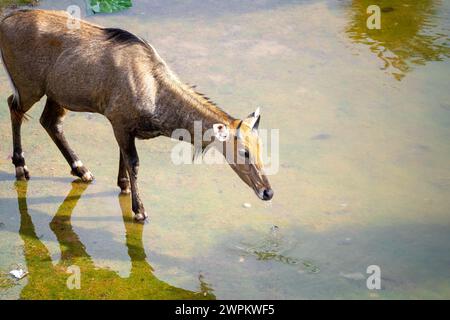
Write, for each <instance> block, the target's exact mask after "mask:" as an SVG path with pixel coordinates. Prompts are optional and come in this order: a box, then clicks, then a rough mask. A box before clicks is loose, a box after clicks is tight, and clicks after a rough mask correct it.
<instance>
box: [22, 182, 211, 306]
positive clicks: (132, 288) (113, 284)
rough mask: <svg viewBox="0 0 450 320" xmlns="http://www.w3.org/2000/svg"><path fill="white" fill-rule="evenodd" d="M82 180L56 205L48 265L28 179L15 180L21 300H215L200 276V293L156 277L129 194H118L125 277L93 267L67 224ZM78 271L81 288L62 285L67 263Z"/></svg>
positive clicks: (51, 226)
mask: <svg viewBox="0 0 450 320" xmlns="http://www.w3.org/2000/svg"><path fill="white" fill-rule="evenodd" d="M86 188H87V185H86V184H82V183H73V184H72V190H71V191H70V193H69V194H68V195H67V197H66V199H65V200H64V202H63V203H62V204H61V206H60V207H59V209H58V211H57V212H56V214H55V216H54V218H53V220H52V221H51V223H50V228H51V229H52V231H53V232H54V233H55V235H56V238H57V239H58V242H59V245H60V248H61V261H60V262H59V263H58V264H56V265H53V263H52V259H51V257H50V254H49V252H48V250H47V248H46V247H45V245H44V244H43V243H42V242H41V241H40V239H39V237H38V236H37V235H36V232H35V230H34V225H33V222H32V220H31V216H30V215H29V214H28V207H27V200H26V194H27V183H26V182H17V183H16V191H17V196H18V203H19V211H20V236H21V238H22V239H23V241H24V254H25V260H26V264H27V268H28V272H29V275H28V277H27V278H28V284H27V285H26V286H25V288H24V289H23V290H22V293H21V298H23V299H60V298H64V299H214V298H215V297H214V295H213V294H212V293H211V289H210V288H209V287H208V285H207V284H206V283H204V282H203V281H202V278H201V277H200V292H192V291H188V290H184V289H180V288H175V287H173V286H170V285H169V284H167V283H165V282H163V281H161V280H159V279H157V278H156V277H155V276H154V275H153V270H152V267H151V266H150V265H149V264H148V262H147V260H146V254H145V251H144V248H143V244H142V230H143V225H142V224H136V223H133V218H132V213H131V206H130V199H129V197H122V196H120V197H119V201H120V206H121V208H122V215H123V221H124V224H125V229H126V245H127V248H128V254H129V256H130V259H131V272H130V276H129V277H128V278H122V277H120V276H119V275H118V274H117V273H116V272H114V271H112V270H108V269H100V268H97V267H96V266H95V265H94V263H93V262H92V259H91V257H90V256H89V255H88V254H87V252H86V249H85V247H84V245H83V244H82V243H81V242H80V239H79V238H78V235H77V234H76V233H75V232H74V231H73V228H72V225H71V214H72V211H73V210H74V208H75V206H76V204H77V202H78V200H79V199H80V197H81V195H82V193H83V192H84V190H85V189H86ZM72 265H74V266H77V267H79V268H80V272H81V288H80V289H72V290H70V289H69V288H68V287H67V279H68V278H69V276H70V274H68V273H67V269H68V267H69V266H72Z"/></svg>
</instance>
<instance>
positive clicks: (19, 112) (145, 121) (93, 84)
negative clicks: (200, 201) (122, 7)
mask: <svg viewBox="0 0 450 320" xmlns="http://www.w3.org/2000/svg"><path fill="white" fill-rule="evenodd" d="M69 17H70V16H69V15H68V14H67V13H66V12H59V11H44V10H20V11H15V12H13V13H11V14H9V15H7V16H6V17H4V18H3V19H2V21H1V22H0V49H1V53H2V56H3V60H4V63H5V68H6V70H7V72H8V73H9V75H10V78H11V80H12V82H13V85H14V87H15V88H16V90H17V94H16V95H14V96H13V97H12V98H11V99H12V102H14V101H15V103H10V109H11V114H12V123H13V138H14V150H15V151H14V154H17V156H16V158H17V159H16V160H17V161H16V162H15V164H16V163H18V164H19V165H16V167H17V166H20V165H22V166H24V163H25V160H24V159H23V157H22V156H21V154H22V152H21V145H20V126H21V123H22V119H23V117H24V115H25V113H26V112H27V111H28V110H29V109H30V108H31V107H32V106H33V104H34V103H35V102H37V101H38V100H40V99H41V98H42V97H43V96H44V95H46V96H47V104H46V107H45V110H44V113H43V115H42V117H41V123H42V124H43V126H44V127H45V128H46V130H47V131H48V133H49V135H50V136H51V138H52V139H53V140H54V142H55V143H56V144H57V146H58V147H59V148H60V150H61V152H62V153H63V155H64V157H65V158H66V160H67V161H68V162H69V164H71V166H75V167H72V172H73V173H74V174H75V175H78V176H79V177H81V178H82V179H83V180H86V181H89V180H91V179H92V175H90V172H89V171H88V170H87V169H86V168H85V167H84V166H78V165H77V164H78V163H79V159H78V157H77V156H76V154H75V153H74V152H73V150H72V149H70V147H69V145H68V143H67V141H66V139H65V137H64V134H63V130H62V121H63V118H64V113H65V110H69V111H75V112H93V113H99V114H102V115H104V116H105V117H106V118H108V119H109V121H110V122H111V124H112V126H113V130H114V134H115V137H116V139H117V142H118V144H119V147H120V150H121V159H122V160H123V161H121V162H120V163H121V164H120V170H119V176H118V184H119V186H120V187H121V189H122V190H124V191H125V190H130V189H131V193H132V197H133V211H134V212H135V213H137V214H140V215H142V216H145V211H144V208H143V205H142V202H141V200H140V197H139V192H138V187H137V173H138V167H139V158H138V155H137V151H136V148H135V145H134V139H135V138H141V139H148V138H153V137H156V136H159V135H165V136H169V137H170V136H171V134H172V131H173V130H174V129H177V128H184V129H187V130H189V132H191V136H193V134H194V121H202V124H203V128H202V129H203V130H202V131H203V132H205V131H206V130H209V129H211V128H212V126H213V124H215V123H223V124H224V125H226V126H228V127H229V128H230V129H231V131H232V132H233V128H235V127H236V123H237V122H236V121H237V120H236V119H235V118H233V117H231V116H230V115H228V114H227V113H226V112H224V111H223V110H221V109H220V108H219V107H218V106H217V105H215V104H214V103H212V102H211V101H210V100H209V99H208V98H207V97H205V96H204V95H202V94H199V93H197V92H196V91H195V90H194V89H193V88H192V87H190V86H188V85H185V84H184V83H182V82H181V81H180V80H179V79H178V78H177V77H176V76H175V75H174V73H173V72H172V71H171V70H170V69H169V67H168V66H167V65H166V63H165V62H164V61H163V60H162V59H161V57H160V56H159V55H158V53H157V52H156V51H155V49H154V48H153V47H152V46H151V45H150V44H148V43H147V42H146V41H144V40H142V39H140V38H138V37H136V36H135V35H133V34H131V33H129V32H127V31H124V30H120V29H115V28H103V27H100V26H97V25H94V24H91V23H87V22H85V21H80V28H79V29H73V30H72V29H69V28H68V27H67V22H68V19H69ZM235 140H236V139H231V141H235ZM206 144H207V143H206ZM206 144H205V145H204V146H203V147H206ZM257 144H258V145H259V142H257ZM13 160H14V159H13ZM260 168H261V164H260V165H258V168H256V169H255V170H256V171H257V173H258V174H257V175H256V176H255V177H253V178H252V179H250V180H251V181H250V180H249V179H244V181H245V182H246V183H248V184H249V185H250V186H252V188H254V189H255V185H256V184H258V185H259V187H260V186H261V185H263V186H264V187H265V188H270V186H269V184H268V182H267V179H265V180H264V181H263V180H261V179H260V176H261V172H260ZM234 169H235V170H236V168H234ZM16 171H17V169H16ZM19 171H20V170H19ZM20 172H21V171H20ZM20 172H19V173H17V174H18V178H21V177H20V174H21V173H20ZM246 174H247V175H248V174H249V173H245V174H244V176H245V175H246ZM239 175H240V176H241V178H242V175H241V174H239ZM258 179H259V180H258ZM127 181H129V183H127ZM255 181H257V182H258V181H259V182H260V183H256V184H255ZM255 191H256V189H255Z"/></svg>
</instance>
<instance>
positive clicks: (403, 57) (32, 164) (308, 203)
mask: <svg viewBox="0 0 450 320" xmlns="http://www.w3.org/2000/svg"><path fill="white" fill-rule="evenodd" d="M74 3H78V4H80V5H83V4H84V2H83V1H41V3H40V7H42V8H58V9H65V8H66V7H67V6H68V5H70V4H74ZM134 4H135V5H134V7H133V8H132V9H131V10H128V11H127V12H123V13H119V14H113V15H95V16H89V17H87V19H88V20H90V21H93V22H95V23H98V24H102V25H105V26H114V27H121V28H125V29H128V30H129V31H132V32H134V33H136V34H138V35H140V36H142V37H144V38H146V39H147V40H148V41H149V42H151V43H152V44H153V45H154V47H155V48H156V49H157V50H158V51H159V53H160V54H161V56H162V57H163V58H164V59H165V60H166V61H167V62H168V63H169V64H170V65H171V67H172V68H173V69H174V70H175V71H176V72H177V73H178V74H179V75H180V77H181V78H182V79H183V80H185V81H186V82H189V83H192V84H197V85H198V89H199V90H200V91H203V92H206V93H207V94H208V95H209V96H211V97H212V98H214V100H215V101H216V102H217V103H218V104H219V105H220V106H222V107H223V108H224V109H225V110H227V111H228V112H230V113H231V114H232V115H235V116H239V117H244V116H246V115H247V114H248V113H250V112H252V111H253V110H254V109H255V107H256V106H261V108H262V120H261V126H262V127H265V128H277V129H279V130H280V139H279V141H280V145H279V151H280V154H279V159H280V165H279V170H278V173H276V174H275V175H273V176H271V177H270V180H271V183H272V186H273V188H274V190H275V197H274V199H273V201H272V203H271V204H265V203H262V202H261V201H259V200H258V199H257V198H256V197H255V195H254V194H253V192H252V191H251V190H250V189H249V188H248V187H246V186H245V185H244V184H243V183H242V182H241V181H240V180H239V179H238V177H237V176H236V175H235V174H234V173H233V172H232V170H231V169H230V168H228V167H226V166H223V167H222V166H218V165H216V166H211V165H209V166H208V165H181V166H176V165H174V164H172V162H171V161H170V152H171V148H172V146H173V145H174V144H175V142H173V141H170V140H169V139H166V138H158V139H154V140H151V141H141V142H139V144H138V149H139V152H140V158H141V171H140V184H141V191H142V195H143V200H144V202H145V203H146V206H147V208H150V210H149V211H150V212H149V213H150V217H151V222H150V223H149V224H147V225H144V226H142V225H137V224H134V223H133V222H132V220H131V211H130V201H129V199H128V198H127V197H119V196H118V191H119V190H118V189H117V188H116V187H115V180H116V174H117V167H118V149H117V146H116V143H115V141H114V138H113V136H112V131H111V129H110V126H109V124H108V123H107V121H106V120H105V119H103V118H102V117H100V116H97V115H90V114H70V115H69V116H68V118H67V120H66V124H65V128H66V133H67V137H68V139H69V141H70V143H71V145H72V147H73V148H74V149H75V150H76V151H77V152H78V154H79V155H80V157H81V159H82V160H83V162H84V163H85V164H86V165H87V166H88V167H89V168H90V169H91V170H92V172H93V173H94V175H95V176H96V181H95V182H94V183H93V184H91V185H84V184H81V183H77V182H75V183H73V182H72V181H73V178H72V177H71V176H70V175H69V168H68V166H67V164H66V163H65V161H64V159H63V157H62V156H61V155H60V153H59V151H58V150H57V148H56V146H55V145H54V144H53V142H51V140H50V138H49V137H48V136H47V134H46V133H45V131H44V130H43V129H42V128H41V127H40V125H39V122H38V119H39V116H40V113H41V112H42V108H43V101H41V102H40V103H39V104H37V105H36V106H35V107H34V108H33V109H32V110H31V112H30V115H31V117H32V119H31V120H30V121H29V122H28V123H26V124H25V125H24V126H23V145H24V149H25V153H26V159H27V165H28V167H29V168H30V171H31V175H32V179H31V180H30V181H29V182H28V183H19V184H17V183H15V181H14V174H13V172H14V168H13V166H12V164H11V160H10V154H11V150H12V143H11V133H10V122H9V112H8V108H7V104H6V98H7V96H8V95H9V94H10V92H11V91H10V89H9V87H8V82H7V79H6V76H5V73H4V71H3V68H1V71H0V72H1V73H0V141H1V144H0V298H2V299H17V298H24V299H36V298H145V299H152V298H153V299H160V298H189V299H197V298H199V299H209V298H218V299H224V298H237V299H241V298H243V299H251V298H259V299H265V298H273V299H300V298H305V299H310V298H363V299H378V298H438V299H443V298H447V299H448V298H450V268H449V266H450V255H449V252H450V144H449V139H450V92H449V90H448V83H449V73H450V63H449V60H448V58H449V34H450V19H449V13H450V6H449V3H448V2H446V1H439V0H435V1H432V0H426V1H420V2H419V1H378V4H380V6H381V7H382V29H381V30H378V31H370V30H367V28H366V26H365V21H366V20H365V19H366V17H367V15H366V13H365V9H366V8H367V6H368V5H370V4H371V1H348V0H347V1H332V0H327V1H325V0H324V1H272V0H265V1H263V0H261V1H259V0H258V1H252V2H242V1H226V2H224V1H215V0H214V1H208V2H204V1H197V0H193V1H187V2H184V3H181V2H174V3H170V2H167V1H148V0H147V1H134ZM84 12H85V11H84V9H83V10H82V13H83V14H84ZM93 89H94V90H95V88H93ZM243 203H250V204H251V207H250V208H245V207H243ZM17 265H20V266H22V267H23V268H25V269H26V270H27V271H28V272H29V275H28V276H27V277H25V278H24V279H22V280H20V281H15V280H11V278H10V277H9V276H8V275H7V273H8V272H9V270H11V269H13V268H15V267H17ZM73 265H75V266H78V267H79V268H80V271H81V289H79V290H78V289H74V290H69V289H68V288H67V286H66V281H67V278H68V277H69V276H70V274H68V273H67V268H68V267H69V266H73ZM369 265H377V266H379V267H380V269H381V279H382V280H381V284H382V288H381V290H368V289H367V287H366V278H367V276H368V275H367V274H366V269H367V267H368V266H369Z"/></svg>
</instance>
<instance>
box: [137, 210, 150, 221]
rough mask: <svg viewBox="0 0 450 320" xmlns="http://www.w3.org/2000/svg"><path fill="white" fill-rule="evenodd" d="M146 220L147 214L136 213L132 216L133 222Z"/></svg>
mask: <svg viewBox="0 0 450 320" xmlns="http://www.w3.org/2000/svg"><path fill="white" fill-rule="evenodd" d="M147 218H148V214H147V212H144V213H136V214H135V215H134V220H136V221H139V222H144V221H145V220H147Z"/></svg>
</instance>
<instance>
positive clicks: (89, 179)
mask: <svg viewBox="0 0 450 320" xmlns="http://www.w3.org/2000/svg"><path fill="white" fill-rule="evenodd" d="M81 180H83V182H92V181H94V175H93V174H92V173H91V172H90V171H88V172H86V173H85V174H83V175H82V176H81Z"/></svg>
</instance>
